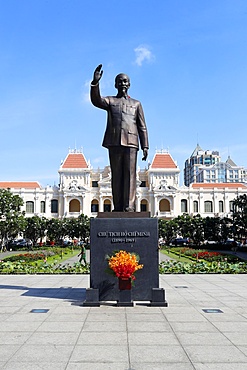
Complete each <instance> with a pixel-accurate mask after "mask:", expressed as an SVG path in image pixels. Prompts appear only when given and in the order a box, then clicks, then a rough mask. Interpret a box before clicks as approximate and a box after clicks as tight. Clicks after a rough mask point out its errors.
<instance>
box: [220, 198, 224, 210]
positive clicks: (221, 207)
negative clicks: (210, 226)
mask: <svg viewBox="0 0 247 370" xmlns="http://www.w3.org/2000/svg"><path fill="white" fill-rule="evenodd" d="M219 212H221V213H222V212H224V202H223V200H220V201H219Z"/></svg>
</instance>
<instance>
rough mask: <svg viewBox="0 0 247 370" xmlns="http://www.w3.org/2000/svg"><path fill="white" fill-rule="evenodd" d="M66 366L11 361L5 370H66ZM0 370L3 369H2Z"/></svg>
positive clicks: (63, 364) (61, 364) (34, 361)
mask: <svg viewBox="0 0 247 370" xmlns="http://www.w3.org/2000/svg"><path fill="white" fill-rule="evenodd" d="M0 364H1V363H0ZM66 365H67V362H58V363H54V362H52V363H50V362H36V360H35V358H34V359H33V361H32V362H30V363H28V362H19V361H18V362H15V361H9V362H8V363H7V364H6V365H5V367H4V370H65V369H67V368H66ZM0 366H1V365H0ZM0 369H2V368H1V367H0ZM92 370H93V369H92Z"/></svg>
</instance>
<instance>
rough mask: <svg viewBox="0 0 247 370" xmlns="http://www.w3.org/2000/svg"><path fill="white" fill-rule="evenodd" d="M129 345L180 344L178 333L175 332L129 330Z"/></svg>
mask: <svg viewBox="0 0 247 370" xmlns="http://www.w3.org/2000/svg"><path fill="white" fill-rule="evenodd" d="M128 342H129V345H130V346H132V345H135V346H138V345H141V346H143V345H147V346H149V345H156V346H164V345H168V346H170V345H171V346H174V345H180V343H179V341H178V339H177V337H176V335H175V334H174V333H169V332H162V333H156V332H153V333H150V332H132V333H131V332H129V333H128Z"/></svg>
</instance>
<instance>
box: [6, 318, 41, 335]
mask: <svg viewBox="0 0 247 370" xmlns="http://www.w3.org/2000/svg"><path fill="white" fill-rule="evenodd" d="M40 325H41V323H40V322H29V321H21V322H11V321H9V322H6V321H1V322H0V333H1V332H6V331H7V332H23V331H34V330H36V329H37V328H38V327H39V326H40Z"/></svg>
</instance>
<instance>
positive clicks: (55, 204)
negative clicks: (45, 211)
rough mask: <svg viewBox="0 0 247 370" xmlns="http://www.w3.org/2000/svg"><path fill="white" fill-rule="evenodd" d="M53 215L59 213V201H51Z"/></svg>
mask: <svg viewBox="0 0 247 370" xmlns="http://www.w3.org/2000/svg"><path fill="white" fill-rule="evenodd" d="M51 213H58V201H57V199H52V200H51Z"/></svg>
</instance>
